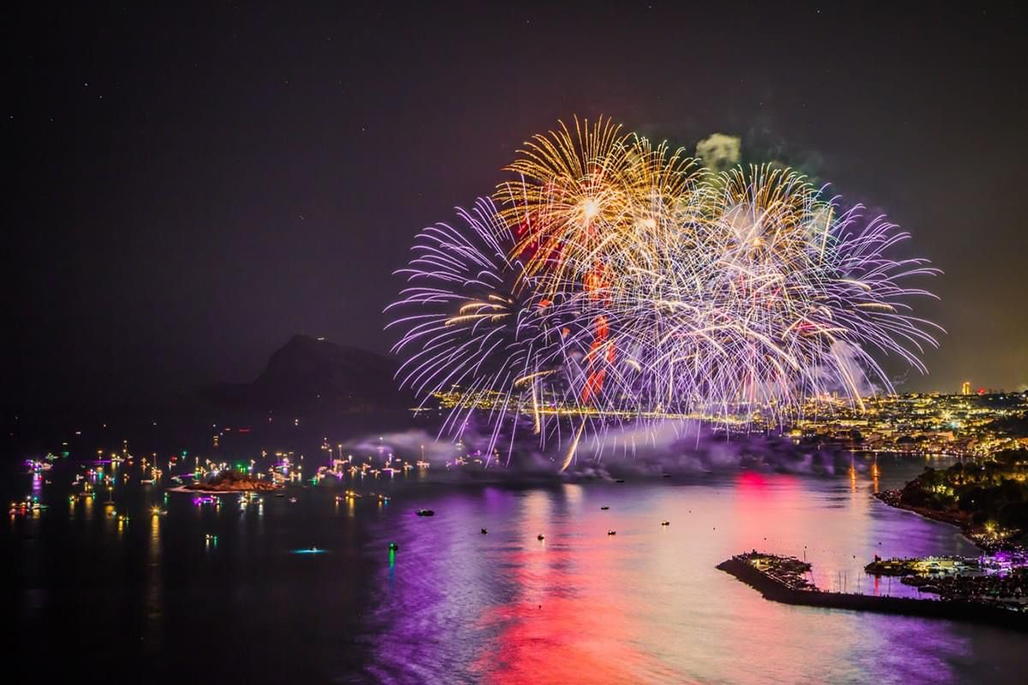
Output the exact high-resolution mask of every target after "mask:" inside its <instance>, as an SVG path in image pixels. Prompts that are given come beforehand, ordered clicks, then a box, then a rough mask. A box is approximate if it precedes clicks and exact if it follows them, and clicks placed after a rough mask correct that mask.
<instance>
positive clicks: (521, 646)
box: [473, 541, 673, 683]
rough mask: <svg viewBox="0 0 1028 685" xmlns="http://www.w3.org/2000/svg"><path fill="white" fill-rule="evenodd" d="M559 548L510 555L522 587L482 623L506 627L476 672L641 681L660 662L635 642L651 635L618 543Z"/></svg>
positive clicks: (520, 678)
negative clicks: (624, 576) (622, 569)
mask: <svg viewBox="0 0 1028 685" xmlns="http://www.w3.org/2000/svg"><path fill="white" fill-rule="evenodd" d="M605 542H606V541H605ZM555 547H556V545H552V544H551V546H550V548H548V549H542V546H540V549H538V550H531V549H529V550H527V551H521V552H512V553H511V554H509V555H507V556H508V559H507V560H506V561H507V562H508V563H509V564H510V567H512V568H514V569H517V570H516V575H515V579H516V582H517V583H518V584H519V585H520V589H521V591H520V592H519V593H518V595H519V596H518V600H516V601H514V602H511V603H508V604H505V605H501V606H497V607H492V608H490V609H488V610H487V611H486V612H485V613H484V614H483V616H482V619H481V624H480V625H481V627H482V628H484V629H487V630H489V629H498V631H499V633H498V635H497V637H496V638H495V643H494V644H495V648H494V649H493V650H490V651H489V652H488V653H485V654H483V655H482V656H481V657H480V658H479V660H478V661H477V662H476V663H475V665H474V667H473V671H476V672H479V673H481V674H483V675H486V676H487V677H488V680H489V682H496V683H524V682H533V683H539V682H549V683H569V682H576V683H611V682H640V679H641V676H640V669H641V668H642V669H647V670H650V671H653V670H654V663H653V658H652V656H650V655H648V654H646V653H645V652H643V651H641V650H638V649H635V648H634V647H632V644H633V643H635V644H639V643H640V641H641V640H642V638H643V637H644V636H643V634H642V633H643V630H642V627H641V626H640V625H639V623H638V620H637V619H636V618H635V617H634V616H633V612H632V607H631V606H629V604H628V602H627V601H626V593H624V592H623V591H622V590H621V589H619V588H618V587H617V585H618V582H619V581H618V580H617V578H618V575H619V572H618V570H617V568H616V567H617V547H616V544H615V543H614V541H611V544H609V545H608V544H596V545H588V546H583V545H581V543H580V542H579V543H578V544H576V545H575V548H574V552H573V553H572V552H571V551H570V550H562V549H557V548H555ZM583 638H586V639H583ZM658 668H659V666H658ZM661 670H663V669H661ZM658 672H660V671H658ZM672 675H673V673H672V672H671V671H670V670H668V671H667V672H666V673H663V675H661V676H658V675H657V674H656V673H654V675H653V676H652V677H654V678H658V677H659V678H670V677H671V676H672Z"/></svg>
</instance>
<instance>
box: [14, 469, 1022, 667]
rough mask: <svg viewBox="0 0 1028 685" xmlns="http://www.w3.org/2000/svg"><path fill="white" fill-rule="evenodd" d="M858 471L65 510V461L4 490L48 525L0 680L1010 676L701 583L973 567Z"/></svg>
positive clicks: (957, 643)
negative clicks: (799, 571)
mask: <svg viewBox="0 0 1028 685" xmlns="http://www.w3.org/2000/svg"><path fill="white" fill-rule="evenodd" d="M861 459H862V460H863V461H861V463H860V464H858V466H860V469H859V470H858V472H857V474H856V476H855V477H850V475H848V474H847V473H846V472H841V473H839V474H837V475H829V476H825V475H822V476H813V475H787V474H780V473H773V472H762V471H758V470H742V471H734V472H728V473H720V474H704V473H699V474H694V475H691V476H682V475H676V476H675V477H673V478H643V477H638V478H631V477H629V478H627V479H626V481H627V482H624V483H616V482H611V481H588V482H578V483H562V482H541V483H536V484H534V485H520V486H517V485H513V484H511V483H509V482H506V481H503V480H502V479H500V480H496V481H494V482H489V479H486V481H487V482H473V483H438V482H431V479H419V478H418V477H417V476H415V475H411V476H407V477H403V476H397V477H396V478H394V479H391V480H387V479H382V482H375V483H369V484H365V485H366V487H363V488H362V489H361V490H360V491H361V492H362V494H364V496H363V497H360V498H343V499H342V501H336V496H337V495H340V494H341V493H342V490H341V489H340V488H335V487H331V485H330V484H326V482H323V483H322V484H320V485H315V486H307V487H300V486H294V487H291V488H290V489H288V490H287V491H286V492H285V493H284V494H285V496H284V497H276V496H274V495H265V496H264V500H263V504H261V505H255V504H249V505H247V506H245V507H244V506H241V505H240V504H239V502H238V501H237V498H236V497H235V496H227V497H223V498H222V499H221V505H220V506H218V507H215V506H213V505H211V504H203V503H200V504H197V503H196V502H194V498H193V496H191V495H186V494H178V493H166V492H165V488H164V487H163V486H160V485H152V486H151V485H137V486H135V487H128V486H126V487H124V488H120V489H116V490H115V491H114V492H112V493H111V494H109V495H107V494H105V491H104V490H103V489H102V488H101V489H99V490H98V492H97V495H96V496H95V497H94V498H92V499H91V500H77V501H74V502H72V501H69V499H68V492H69V491H68V486H67V485H64V484H66V483H68V482H70V480H71V478H72V477H73V476H74V474H75V473H76V469H79V470H81V466H80V465H74V464H72V463H71V460H61V461H58V462H57V463H56V466H55V467H54V468H53V470H51V471H47V472H44V473H42V474H35V475H33V474H32V473H30V472H29V470H28V469H27V468H26V467H25V465H24V464H23V463H21V462H14V463H10V464H8V466H7V467H6V468H5V470H4V472H3V474H2V485H0V487H2V489H3V494H4V496H5V497H6V498H7V499H9V500H11V499H21V498H22V497H24V496H25V495H29V494H31V493H33V492H35V493H37V495H39V496H41V500H42V501H44V502H45V503H46V504H47V505H48V508H47V509H46V510H44V511H40V512H36V513H34V514H29V515H26V516H20V515H18V516H10V517H7V518H4V519H3V522H2V523H0V553H2V557H0V558H2V565H3V571H2V575H0V580H2V587H3V593H4V595H3V597H4V598H3V607H4V609H3V621H4V624H5V628H6V629H7V630H6V632H7V634H8V637H6V638H5V639H4V641H3V651H4V652H6V653H7V654H6V656H7V658H5V659H4V661H3V663H4V667H3V668H4V671H5V672H6V673H12V674H16V675H17V676H19V677H20V678H22V680H17V681H16V680H8V681H7V682H54V681H55V680H56V679H57V678H66V679H70V680H69V681H71V680H74V681H79V680H83V679H84V681H85V682H138V683H147V682H156V683H187V682H214V681H221V682H251V683H253V682H260V683H264V682H284V683H321V682H325V683H331V682H339V683H362V682H395V683H478V682H486V683H492V682H495V683H520V682H531V683H571V682H583V683H629V682H631V683H691V682H695V683H904V684H909V683H1003V682H1011V683H1013V682H1024V677H1025V673H1026V672H1028V637H1026V636H1025V635H1024V634H1018V633H1014V632H1008V631H1005V630H1001V629H995V628H989V627H983V626H978V625H974V624H963V623H956V622H949V621H944V620H930V619H922V618H905V617H897V616H885V615H877V614H873V613H860V612H850V611H841V610H829V609H816V608H807V607H795V606H787V605H783V604H776V603H773V602H769V601H766V600H764V599H762V598H761V596H760V594H759V593H757V592H756V591H755V590H753V589H752V588H750V587H748V586H746V585H744V584H742V583H740V582H739V581H737V580H735V579H734V578H733V577H732V576H729V575H727V574H725V573H722V572H720V571H718V570H717V569H715V565H716V564H718V563H719V562H721V561H723V560H724V559H726V558H728V557H729V556H731V555H733V554H735V553H738V552H741V551H745V550H751V549H754V548H756V549H759V550H765V551H770V552H775V553H779V554H790V555H795V556H797V557H800V558H806V559H807V560H808V561H809V562H811V563H812V564H813V576H814V580H815V582H816V583H817V585H818V586H820V587H821V588H824V589H833V590H847V591H851V592H854V591H855V592H878V593H882V594H903V593H910V592H913V591H912V590H911V589H910V588H907V587H906V586H903V585H901V584H900V583H899V582H892V583H890V582H889V581H888V580H886V579H883V580H882V581H881V582H880V583H878V584H877V585H876V584H875V581H874V579H873V578H871V577H869V576H866V575H865V574H864V573H863V570H862V569H863V566H864V565H865V564H866V563H867V562H868V561H870V560H871V559H872V558H873V556H874V555H875V554H880V555H882V556H911V555H928V554H964V555H975V554H976V550H975V548H974V547H973V546H972V545H971V544H970V543H969V542H967V541H966V540H965V539H964V538H963V537H961V535H960V534H959V531H957V530H956V529H955V528H953V527H951V526H948V525H944V524H940V523H935V522H932V521H928V520H925V519H923V518H920V517H918V516H916V515H914V514H911V513H909V512H904V511H899V510H896V509H891V508H889V507H887V506H885V505H883V504H881V503H880V502H878V501H876V500H875V499H873V498H872V496H871V495H872V493H873V491H874V490H875V488H890V487H897V486H900V485H902V483H904V482H905V481H906V480H909V479H910V478H912V477H913V476H914V475H916V474H917V473H918V472H920V470H921V469H922V468H923V467H924V465H925V461H924V460H923V459H916V458H902V457H880V458H879V468H880V476H879V477H878V478H877V479H876V478H873V477H872V476H871V475H870V470H869V468H868V466H869V463H866V459H867V458H861ZM940 465H945V462H942V463H941V464H940ZM108 468H110V466H108ZM48 480H49V481H50V482H49V483H47V482H46V481H48ZM371 491H374V492H378V493H385V494H388V496H389V500H388V501H382V500H381V499H379V498H378V497H374V496H371V495H370V494H369V493H370V492H371ZM294 497H295V502H294V501H290V498H294ZM108 499H109V500H110V501H109V502H108V501H107V500H108ZM154 506H157V507H158V508H159V509H161V510H163V511H164V512H166V513H164V514H163V515H152V514H151V513H150V511H151V507H154ZM601 507H609V509H607V510H603V509H601ZM418 509H432V510H434V512H435V515H434V516H431V517H419V516H416V515H415V512H416V511H417V510H418ZM119 515H121V516H122V517H124V516H128V517H129V518H128V519H127V520H125V519H124V518H121V519H119ZM663 521H667V522H668V523H669V525H667V526H663V525H661V523H662V522H663ZM483 529H485V530H486V531H488V532H487V533H483ZM611 531H613V532H615V534H613V535H610V534H608V533H609V532H611ZM539 535H542V536H543V537H544V539H542V540H540V539H538V536H539ZM390 543H395V544H396V545H397V546H398V550H396V551H394V552H391V551H390V549H389V546H390ZM314 548H316V552H315V553H311V552H313V551H314Z"/></svg>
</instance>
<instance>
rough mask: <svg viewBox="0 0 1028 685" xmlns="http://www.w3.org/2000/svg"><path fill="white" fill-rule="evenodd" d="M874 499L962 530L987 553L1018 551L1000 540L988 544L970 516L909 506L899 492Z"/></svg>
mask: <svg viewBox="0 0 1028 685" xmlns="http://www.w3.org/2000/svg"><path fill="white" fill-rule="evenodd" d="M874 498H875V499H877V500H878V501H880V502H882V503H883V504H885V505H886V506H889V507H892V508H894V509H901V510H903V511H909V512H911V513H912V514H917V515H918V516H921V517H922V518H926V519H928V520H929V521H936V522H938V523H947V524H949V525H951V526H955V527H956V528H959V529H960V534H961V535H963V536H964V538H965V539H966V540H967V541H968V542H970V543H971V544H973V545H974V546H975V547H977V548H978V549H980V550H981V551H983V552H986V553H989V554H991V553H993V552H997V551H999V550H1003V549H1018V545H1017V544H1016V543H1013V542H1009V541H1005V540H1000V541H996V542H988V541H986V540H983V539H981V535H980V534H978V533H976V531H975V528H974V525H973V524H972V523H971V520H970V517H969V516H962V515H959V514H956V513H952V512H948V511H940V510H938V509H929V508H927V507H914V506H911V505H909V504H903V503H902V502H901V501H900V491H899V490H882V491H881V492H876V493H874Z"/></svg>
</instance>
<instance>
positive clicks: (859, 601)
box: [717, 550, 1028, 632]
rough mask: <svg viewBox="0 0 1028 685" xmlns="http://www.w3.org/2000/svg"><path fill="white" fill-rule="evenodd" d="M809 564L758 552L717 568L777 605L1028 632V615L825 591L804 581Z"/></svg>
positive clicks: (947, 602)
mask: <svg viewBox="0 0 1028 685" xmlns="http://www.w3.org/2000/svg"><path fill="white" fill-rule="evenodd" d="M801 567H805V568H803V572H805V571H806V570H809V568H810V566H809V564H806V563H805V562H802V561H799V560H798V559H795V558H793V557H782V556H777V555H773V554H764V553H761V552H757V551H755V550H754V551H752V552H746V553H743V554H737V555H735V556H734V557H732V558H731V559H728V560H726V561H723V562H721V563H720V564H718V565H717V568H718V569H719V570H721V571H724V572H725V573H729V574H731V575H733V576H735V577H736V578H737V579H738V580H741V581H742V582H744V583H746V584H747V585H749V586H750V587H752V588H754V589H756V590H757V591H759V592H760V593H761V595H763V596H764V598H765V599H769V600H771V601H773V602H781V603H783V604H795V605H799V606H810V607H821V608H824V609H846V610H850V611H874V612H878V613H884V614H900V615H903V616H921V617H926V618H944V619H950V620H955V621H973V622H976V623H986V624H989V625H995V626H1001V627H1004V628H1010V629H1013V630H1020V631H1026V632H1028V613H1026V612H1023V611H1015V610H1012V609H1005V608H1000V607H997V606H991V605H988V604H984V603H981V602H975V601H966V600H946V599H943V600H938V599H915V598H908V597H882V596H878V595H864V594H855V593H845V592H825V591H823V590H820V589H818V588H817V587H816V586H814V585H813V584H811V583H809V582H807V581H806V580H805V579H802V578H800V580H801V581H802V582H800V580H797V578H798V574H797V571H798V570H799V569H800V568H801Z"/></svg>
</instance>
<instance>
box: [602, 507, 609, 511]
mask: <svg viewBox="0 0 1028 685" xmlns="http://www.w3.org/2000/svg"><path fill="white" fill-rule="evenodd" d="M608 509H610V507H600V511H607V510H608Z"/></svg>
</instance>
